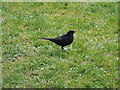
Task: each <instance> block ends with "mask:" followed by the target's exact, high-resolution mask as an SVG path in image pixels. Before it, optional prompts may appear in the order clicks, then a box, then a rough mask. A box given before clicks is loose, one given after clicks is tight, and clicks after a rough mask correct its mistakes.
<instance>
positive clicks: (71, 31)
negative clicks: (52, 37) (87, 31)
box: [67, 30, 76, 34]
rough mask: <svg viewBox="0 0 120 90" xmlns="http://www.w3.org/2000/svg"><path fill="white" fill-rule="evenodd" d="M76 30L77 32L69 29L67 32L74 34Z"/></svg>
mask: <svg viewBox="0 0 120 90" xmlns="http://www.w3.org/2000/svg"><path fill="white" fill-rule="evenodd" d="M74 32H76V31H73V30H70V31H68V33H67V34H74Z"/></svg>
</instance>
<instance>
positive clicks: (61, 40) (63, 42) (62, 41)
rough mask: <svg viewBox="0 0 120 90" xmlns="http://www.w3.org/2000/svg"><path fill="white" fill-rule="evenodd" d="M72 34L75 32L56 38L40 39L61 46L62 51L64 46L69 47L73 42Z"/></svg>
mask: <svg viewBox="0 0 120 90" xmlns="http://www.w3.org/2000/svg"><path fill="white" fill-rule="evenodd" d="M74 32H76V31H73V30H71V31H68V32H67V34H65V35H63V36H59V37H56V38H41V39H44V40H50V41H52V42H54V43H56V44H57V45H60V46H62V49H64V48H63V47H64V46H67V45H70V44H71V43H72V42H73V39H74V37H73V34H74Z"/></svg>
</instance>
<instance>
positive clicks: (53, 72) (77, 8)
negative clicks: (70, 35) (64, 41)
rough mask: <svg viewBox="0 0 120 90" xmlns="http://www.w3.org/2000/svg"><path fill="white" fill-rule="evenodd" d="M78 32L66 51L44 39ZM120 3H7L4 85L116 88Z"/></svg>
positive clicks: (4, 23) (4, 31)
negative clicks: (74, 31) (69, 32)
mask: <svg viewBox="0 0 120 90" xmlns="http://www.w3.org/2000/svg"><path fill="white" fill-rule="evenodd" d="M69 30H76V31H77V32H76V33H75V34H74V41H73V43H72V44H71V45H70V46H66V47H65V48H66V50H64V51H62V50H61V47H60V46H58V45H56V44H54V43H52V42H50V41H45V40H41V39H40V38H45V37H49V38H54V37H57V36H60V35H63V34H66V33H67V32H68V31H69ZM118 33H119V32H118V3H116V2H111V3H110V2H106V3H105V2H99V3H92V2H89V3H87V2H86V3H82V2H68V3H67V4H65V3H64V2H54V3H53V2H51V3H48V2H46V3H45V2H44V3H43V2H39V3H37V2H36V3H35V2H21V3H19V2H18V3H15V2H14V3H13V2H11V3H7V2H4V3H2V64H3V65H2V75H3V76H2V77H3V84H2V85H3V88H31V87H34V88H117V87H118Z"/></svg>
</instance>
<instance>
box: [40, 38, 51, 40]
mask: <svg viewBox="0 0 120 90" xmlns="http://www.w3.org/2000/svg"><path fill="white" fill-rule="evenodd" d="M41 39H43V40H50V38H41Z"/></svg>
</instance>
